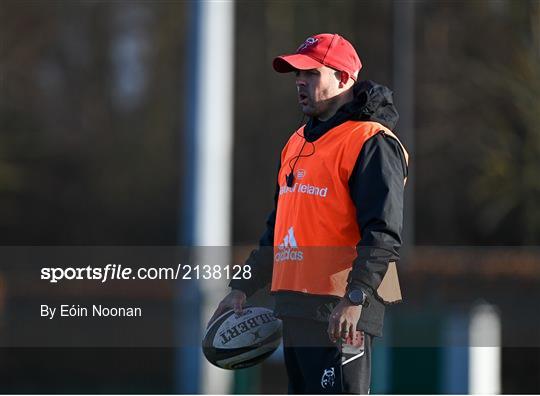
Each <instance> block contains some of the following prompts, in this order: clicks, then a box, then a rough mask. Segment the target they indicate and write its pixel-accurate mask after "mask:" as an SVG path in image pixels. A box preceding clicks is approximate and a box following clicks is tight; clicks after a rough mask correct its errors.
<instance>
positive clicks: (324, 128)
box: [210, 34, 407, 394]
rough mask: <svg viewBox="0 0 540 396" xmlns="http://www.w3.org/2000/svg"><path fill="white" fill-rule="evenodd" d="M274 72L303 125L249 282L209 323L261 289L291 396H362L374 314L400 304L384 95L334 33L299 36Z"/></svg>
mask: <svg viewBox="0 0 540 396" xmlns="http://www.w3.org/2000/svg"><path fill="white" fill-rule="evenodd" d="M273 67H274V69H275V70H276V71H277V72H279V73H287V72H294V73H295V75H296V88H297V94H298V101H299V104H300V106H301V109H302V112H303V113H304V114H305V115H307V116H308V117H309V120H308V122H307V124H306V125H304V126H302V127H300V128H299V129H298V130H297V131H296V132H294V133H293V134H292V136H291V137H290V139H289V141H288V142H287V144H286V145H285V147H284V149H283V151H282V153H281V161H280V168H279V172H278V179H277V186H276V193H275V205H276V207H275V208H274V210H273V211H272V213H271V214H270V216H269V217H268V220H267V223H266V224H267V229H266V232H265V233H264V235H263V236H262V238H261V240H260V247H259V249H256V250H254V251H253V252H252V253H251V255H250V257H249V259H248V260H247V264H248V265H250V266H251V267H252V272H253V277H252V278H251V279H249V280H242V281H239V280H233V281H231V283H230V286H231V288H232V291H231V292H230V293H229V294H228V295H227V296H226V297H225V298H224V299H223V300H222V301H221V303H220V304H219V306H218V308H217V310H216V312H215V314H214V316H213V317H212V319H211V320H210V322H212V321H213V320H214V318H216V317H217V316H219V315H220V314H221V313H223V312H224V311H225V310H227V309H231V308H233V309H234V310H235V311H236V312H237V313H241V311H242V307H243V305H244V304H245V301H246V298H247V297H248V296H250V295H251V294H253V293H254V292H255V291H256V290H258V289H260V288H262V287H264V286H265V285H267V284H268V283H270V281H271V282H272V289H271V290H272V293H273V294H274V295H275V299H276V306H275V314H276V315H277V316H278V317H280V318H281V319H282V321H283V342H284V346H285V349H284V352H285V364H286V368H287V374H288V377H289V391H290V392H291V393H362V394H366V393H369V386H370V370H371V340H372V337H373V336H381V335H382V325H383V316H384V304H385V303H387V302H395V301H396V300H399V297H400V294H399V284H398V283H397V277H396V274H395V267H393V265H394V264H393V262H395V261H396V260H398V258H399V255H398V249H399V247H400V245H401V230H402V219H403V189H404V181H405V179H406V175H407V154H406V151H405V149H404V148H403V147H402V145H401V143H400V142H399V140H398V139H397V137H396V136H395V135H394V134H393V133H392V131H391V130H392V129H393V128H394V126H395V124H396V122H397V118H398V115H397V111H396V109H395V107H394V105H393V103H392V93H391V91H390V90H389V89H388V88H386V87H383V86H381V85H377V84H375V83H373V82H371V81H358V80H357V79H358V73H359V71H360V69H361V67H362V64H361V62H360V59H359V57H358V55H357V53H356V51H355V49H354V47H353V46H352V45H351V44H350V43H349V42H348V41H347V40H346V39H344V38H343V37H341V36H339V35H337V34H318V35H316V36H313V37H309V38H308V39H307V40H306V41H305V42H304V43H303V44H302V45H301V46H300V47H299V48H298V50H297V51H296V53H295V54H291V55H284V56H279V57H277V58H275V59H274V62H273ZM272 247H275V248H272ZM355 247H356V249H355ZM274 249H275V250H274ZM383 278H384V281H383ZM383 283H384V285H383ZM383 286H384V287H383ZM383 289H386V290H383Z"/></svg>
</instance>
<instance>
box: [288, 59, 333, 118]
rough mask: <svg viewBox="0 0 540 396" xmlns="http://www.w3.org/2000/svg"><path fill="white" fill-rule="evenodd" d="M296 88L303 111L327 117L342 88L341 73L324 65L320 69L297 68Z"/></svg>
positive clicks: (314, 115) (309, 114) (318, 116)
mask: <svg viewBox="0 0 540 396" xmlns="http://www.w3.org/2000/svg"><path fill="white" fill-rule="evenodd" d="M295 75H296V89H297V93H298V102H299V103H300V106H301V107H302V112H303V113H304V114H306V115H307V116H309V117H317V118H320V119H323V120H324V118H325V115H326V113H327V112H328V110H329V109H330V108H331V107H332V103H333V102H334V101H335V99H336V96H337V95H339V94H340V93H341V92H342V89H340V86H339V83H340V76H341V73H340V72H338V71H336V70H334V69H331V68H329V67H326V66H323V67H319V68H318V69H311V70H297V71H296V72H295Z"/></svg>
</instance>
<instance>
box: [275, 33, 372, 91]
mask: <svg viewBox="0 0 540 396" xmlns="http://www.w3.org/2000/svg"><path fill="white" fill-rule="evenodd" d="M272 65H273V66H274V70H275V71H277V72H278V73H289V72H292V71H295V70H309V69H317V68H319V67H322V66H328V67H331V68H332V69H336V70H339V71H344V72H347V73H348V74H349V77H351V78H353V79H354V80H356V75H357V73H358V72H359V71H360V69H361V68H362V62H360V58H359V57H358V54H357V53H356V50H355V49H354V47H353V46H352V44H351V43H349V42H348V41H347V40H345V39H344V38H343V37H341V36H340V35H339V34H330V33H322V34H317V35H316V36H311V37H308V38H307V39H306V41H304V43H303V44H302V45H301V46H300V47H298V49H297V50H296V53H294V54H292V55H281V56H278V57H276V58H274V61H273V63H272Z"/></svg>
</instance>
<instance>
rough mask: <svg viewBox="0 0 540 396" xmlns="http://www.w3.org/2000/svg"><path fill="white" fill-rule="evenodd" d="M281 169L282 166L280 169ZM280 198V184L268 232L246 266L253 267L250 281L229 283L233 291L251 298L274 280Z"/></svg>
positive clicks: (236, 280) (277, 184)
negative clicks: (275, 230)
mask: <svg viewBox="0 0 540 396" xmlns="http://www.w3.org/2000/svg"><path fill="white" fill-rule="evenodd" d="M279 168H281V164H280V166H279V167H278V171H279ZM278 197H279V183H276V190H275V192H274V209H273V210H272V212H270V214H269V215H268V217H267V218H266V230H265V231H264V233H263V234H262V236H261V238H260V239H259V247H258V248H257V249H254V250H252V251H251V254H250V255H249V257H248V259H247V260H246V262H245V265H249V266H250V267H251V278H250V279H233V280H231V281H230V282H229V287H231V289H237V290H242V291H243V292H244V293H246V295H247V296H248V297H249V296H251V295H252V294H254V293H255V292H256V291H257V290H259V289H262V288H263V287H265V286H266V285H268V284H269V283H270V282H271V280H272V269H273V265H274V228H275V225H276V210H277V202H278Z"/></svg>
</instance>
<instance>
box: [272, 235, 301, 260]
mask: <svg viewBox="0 0 540 396" xmlns="http://www.w3.org/2000/svg"><path fill="white" fill-rule="evenodd" d="M278 247H279V251H278V252H277V253H276V254H275V256H274V260H275V261H288V260H292V261H300V260H303V259H304V252H302V250H300V249H298V243H297V242H296V237H295V236H294V227H290V228H289V229H288V230H287V235H285V237H284V238H283V242H281V243H280V244H279V246H278Z"/></svg>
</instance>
